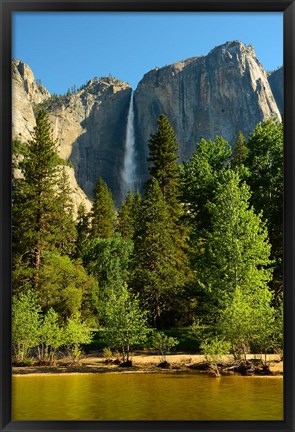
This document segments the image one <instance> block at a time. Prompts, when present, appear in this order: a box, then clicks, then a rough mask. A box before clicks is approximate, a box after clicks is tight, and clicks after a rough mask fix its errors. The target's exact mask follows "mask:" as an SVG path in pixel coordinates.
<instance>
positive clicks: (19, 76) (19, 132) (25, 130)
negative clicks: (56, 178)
mask: <svg viewBox="0 0 295 432" xmlns="http://www.w3.org/2000/svg"><path fill="white" fill-rule="evenodd" d="M49 99H50V93H49V92H48V91H47V90H46V89H45V87H42V86H38V85H37V84H36V83H35V80H34V75H33V72H32V70H31V69H30V68H29V66H28V65H26V64H25V63H23V62H20V61H18V60H15V61H13V62H12V138H13V139H18V140H19V141H22V142H26V141H28V140H30V139H31V137H32V135H31V133H32V131H33V129H34V127H35V126H36V121H35V115H34V108H35V107H36V106H37V104H40V103H44V102H45V101H48V100H49ZM62 154H64V150H63V149H62V148H61V152H60V155H61V156H62ZM66 170H67V174H68V176H69V181H70V186H71V189H72V199H73V204H74V214H75V215H76V214H77V209H78V206H79V204H81V203H83V204H84V205H85V207H86V209H87V210H88V211H89V210H90V208H91V202H90V201H89V199H88V197H87V196H86V194H85V193H84V192H83V190H82V189H81V188H80V187H79V186H78V184H77V180H76V176H75V171H74V169H73V168H71V167H66ZM14 176H15V177H20V176H21V173H20V171H19V170H15V171H14Z"/></svg>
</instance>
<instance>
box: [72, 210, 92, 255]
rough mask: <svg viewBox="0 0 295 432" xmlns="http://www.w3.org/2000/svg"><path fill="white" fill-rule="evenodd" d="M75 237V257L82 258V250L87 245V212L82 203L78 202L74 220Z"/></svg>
mask: <svg viewBox="0 0 295 432" xmlns="http://www.w3.org/2000/svg"><path fill="white" fill-rule="evenodd" d="M76 228H77V238H76V248H75V255H74V256H75V258H82V256H83V254H84V250H85V248H86V246H87V242H88V239H89V232H90V226H89V214H88V213H87V212H86V208H85V205H84V204H80V205H79V207H78V217H77V221H76Z"/></svg>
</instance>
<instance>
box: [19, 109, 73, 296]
mask: <svg viewBox="0 0 295 432" xmlns="http://www.w3.org/2000/svg"><path fill="white" fill-rule="evenodd" d="M56 151H57V141H55V140H54V139H53V137H52V132H51V128H50V124H49V120H48V116H47V114H46V112H45V111H44V110H42V109H41V110H40V111H39V113H38V116H37V119H36V127H35V128H34V132H33V134H32V140H30V141H29V142H28V145H27V149H26V154H25V157H24V159H23V160H22V161H21V162H20V163H19V168H20V169H21V176H20V177H19V178H18V179H15V180H14V190H13V207H12V214H13V216H12V245H13V270H14V273H13V287H14V289H17V290H18V291H20V290H21V287H20V285H22V286H28V287H30V286H32V287H34V288H35V289H36V290H38V288H39V273H40V268H41V262H42V256H43V254H44V251H46V250H49V251H55V250H57V248H59V247H61V248H62V250H61V251H60V252H61V253H65V252H68V251H69V250H70V249H71V246H70V245H71V244H72V242H73V240H72V235H73V236H74V231H72V228H71V227H70V222H69V219H70V218H71V204H70V198H69V195H68V194H67V193H65V189H64V188H63V187H64V186H65V185H66V183H65V182H64V181H65V180H66V179H65V177H63V174H62V176H61V172H60V171H61V170H60V166H59V163H60V160H61V159H60V158H59V157H58V156H57V153H56ZM67 230H69V233H70V235H69V236H68V235H67ZM61 239H63V240H62V242H61ZM15 273H16V274H17V279H16V280H15V278H14V275H15ZM15 281H17V284H16V283H15Z"/></svg>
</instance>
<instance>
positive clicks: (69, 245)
mask: <svg viewBox="0 0 295 432" xmlns="http://www.w3.org/2000/svg"><path fill="white" fill-rule="evenodd" d="M55 204H56V210H55V212H54V214H52V217H51V222H52V224H53V225H54V226H55V230H54V237H53V239H52V242H53V243H54V244H55V247H56V250H58V251H59V253H60V254H61V255H72V254H73V253H74V250H75V242H76V238H77V230H76V224H75V221H74V213H73V211H74V205H73V201H72V199H71V187H70V183H69V177H68V175H67V173H66V168H65V166H62V167H60V169H59V180H58V188H57V191H56V197H55Z"/></svg>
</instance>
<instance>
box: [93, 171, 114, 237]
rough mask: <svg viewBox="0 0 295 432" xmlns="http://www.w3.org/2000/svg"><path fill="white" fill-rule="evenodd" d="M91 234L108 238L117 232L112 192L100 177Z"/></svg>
mask: <svg viewBox="0 0 295 432" xmlns="http://www.w3.org/2000/svg"><path fill="white" fill-rule="evenodd" d="M91 216H92V221H91V236H92V237H100V238H108V237H111V236H112V235H113V234H114V232H115V226H116V213H115V204H114V200H113V197H112V192H111V191H110V190H109V188H108V186H107V184H106V183H105V182H104V181H103V179H102V178H101V177H100V178H99V179H98V181H97V184H96V188H95V195H94V201H93V206H92V215H91Z"/></svg>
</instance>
